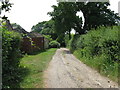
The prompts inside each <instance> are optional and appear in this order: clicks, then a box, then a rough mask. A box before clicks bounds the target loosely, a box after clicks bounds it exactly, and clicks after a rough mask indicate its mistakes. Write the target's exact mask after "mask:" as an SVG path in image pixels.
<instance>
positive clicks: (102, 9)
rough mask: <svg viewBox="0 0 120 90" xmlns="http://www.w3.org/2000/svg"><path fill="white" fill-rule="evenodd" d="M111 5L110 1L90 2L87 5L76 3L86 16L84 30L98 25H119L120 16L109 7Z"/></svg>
mask: <svg viewBox="0 0 120 90" xmlns="http://www.w3.org/2000/svg"><path fill="white" fill-rule="evenodd" d="M109 5H110V4H109V2H88V3H87V4H86V5H85V4H84V3H80V2H78V3H76V6H77V9H78V11H82V13H83V15H84V18H85V23H84V30H90V29H91V28H97V27H98V26H112V25H117V21H118V20H120V17H119V16H118V14H116V13H114V12H113V11H111V10H110V9H108V6H109Z"/></svg>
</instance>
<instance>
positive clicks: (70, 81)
mask: <svg viewBox="0 0 120 90" xmlns="http://www.w3.org/2000/svg"><path fill="white" fill-rule="evenodd" d="M44 79H45V81H44V83H45V86H44V87H45V88H118V84H117V83H115V82H113V81H111V80H109V79H108V78H106V77H103V76H101V75H100V74H99V73H98V72H97V71H96V70H94V69H92V68H90V67H88V66H87V65H85V64H84V63H82V62H81V61H80V60H78V59H77V58H76V57H74V56H73V55H72V54H71V53H70V51H69V50H68V49H66V48H60V49H57V51H56V53H55V55H54V56H53V58H52V60H51V62H50V63H49V66H48V68H47V70H46V71H45V72H44Z"/></svg>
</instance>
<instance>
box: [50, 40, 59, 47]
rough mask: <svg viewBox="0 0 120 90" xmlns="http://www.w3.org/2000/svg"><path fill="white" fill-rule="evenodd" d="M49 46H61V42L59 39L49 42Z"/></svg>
mask: <svg viewBox="0 0 120 90" xmlns="http://www.w3.org/2000/svg"><path fill="white" fill-rule="evenodd" d="M49 47H50V48H59V47H60V43H59V42H57V41H55V40H54V41H51V42H50V43H49Z"/></svg>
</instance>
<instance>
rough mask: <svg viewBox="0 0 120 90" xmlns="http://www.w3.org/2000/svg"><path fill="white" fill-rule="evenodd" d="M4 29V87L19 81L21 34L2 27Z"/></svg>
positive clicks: (0, 29)
mask: <svg viewBox="0 0 120 90" xmlns="http://www.w3.org/2000/svg"><path fill="white" fill-rule="evenodd" d="M0 31H2V82H3V88H11V87H15V86H14V85H12V84H13V83H18V82H19V75H18V73H19V72H18V69H19V59H18V58H19V57H20V50H19V48H20V42H21V36H20V35H19V34H18V33H15V32H12V31H8V30H7V29H6V28H3V27H0Z"/></svg>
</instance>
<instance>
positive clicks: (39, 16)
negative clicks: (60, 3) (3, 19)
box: [6, 0, 120, 32]
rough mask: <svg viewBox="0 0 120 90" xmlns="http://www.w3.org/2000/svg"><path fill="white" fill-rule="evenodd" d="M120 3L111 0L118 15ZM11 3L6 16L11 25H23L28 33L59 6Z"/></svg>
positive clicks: (44, 1)
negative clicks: (54, 7)
mask: <svg viewBox="0 0 120 90" xmlns="http://www.w3.org/2000/svg"><path fill="white" fill-rule="evenodd" d="M118 1H120V0H110V4H111V6H110V7H109V8H110V9H111V10H113V11H115V12H116V13H118ZM10 2H11V3H14V5H13V6H12V8H11V10H10V13H6V16H7V17H8V19H9V20H10V22H11V23H17V24H19V25H21V26H22V27H23V28H24V29H25V30H26V31H28V32H30V31H31V28H32V26H33V25H36V24H37V23H38V22H42V21H48V20H50V19H51V17H50V16H49V15H47V13H48V12H50V11H52V10H53V9H52V7H51V6H52V5H57V1H56V0H10ZM119 7H120V6H119Z"/></svg>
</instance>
